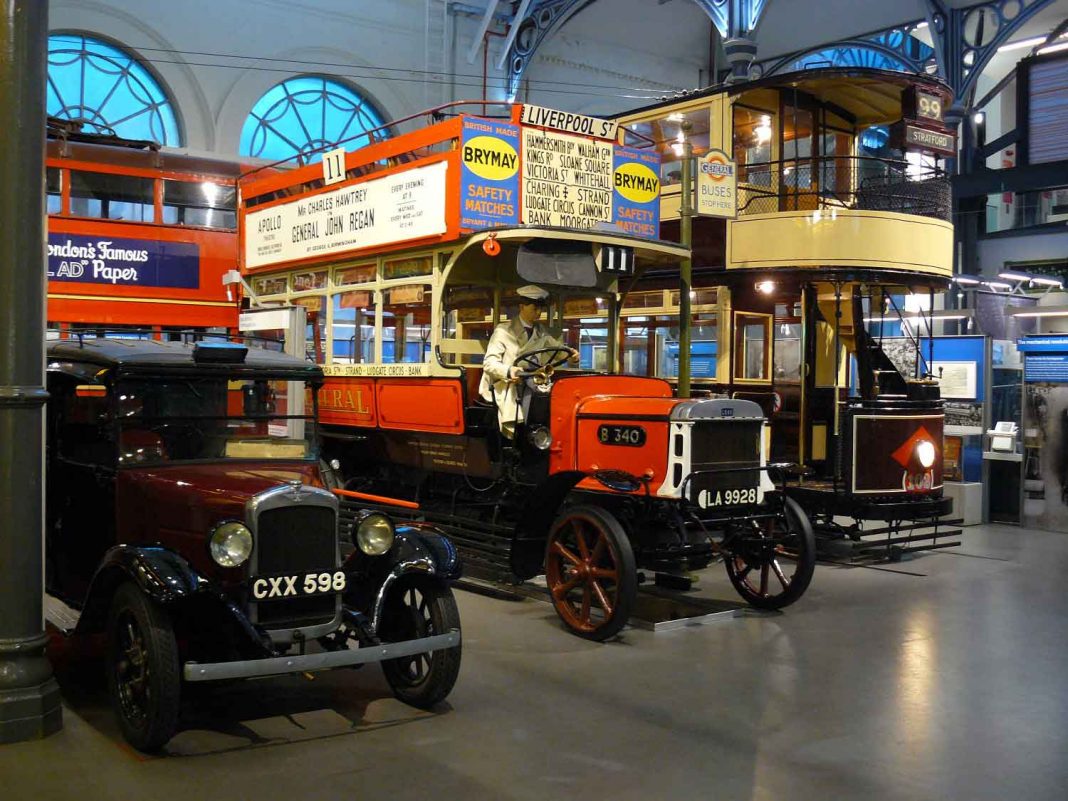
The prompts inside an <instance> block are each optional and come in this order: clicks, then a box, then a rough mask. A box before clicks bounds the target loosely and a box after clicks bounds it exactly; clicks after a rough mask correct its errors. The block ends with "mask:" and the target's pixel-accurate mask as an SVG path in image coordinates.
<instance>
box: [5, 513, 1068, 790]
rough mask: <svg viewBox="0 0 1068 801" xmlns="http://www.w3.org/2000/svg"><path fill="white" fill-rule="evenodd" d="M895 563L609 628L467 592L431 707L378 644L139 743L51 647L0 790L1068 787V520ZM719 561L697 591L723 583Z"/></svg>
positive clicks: (260, 686) (242, 691)
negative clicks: (29, 734) (45, 717)
mask: <svg viewBox="0 0 1068 801" xmlns="http://www.w3.org/2000/svg"><path fill="white" fill-rule="evenodd" d="M889 567H891V568H893V571H897V572H893V571H891V570H872V569H862V568H841V567H827V566H820V567H819V568H818V569H817V572H816V577H815V579H814V581H813V585H812V587H811V589H810V590H809V592H808V594H807V595H806V596H805V597H804V598H803V599H802V600H801V601H800V602H798V604H796V605H795V606H794V607H791V608H790V609H788V610H787V611H786V612H785V613H783V614H771V615H763V614H746V615H744V616H742V617H739V618H734V619H730V620H724V621H720V622H717V623H713V624H710V625H705V626H700V627H693V628H688V629H683V630H679V631H672V632H659V633H653V632H648V631H641V630H635V629H627V630H625V631H624V633H623V635H622V637H621V638H620V639H619V640H617V641H616V642H612V643H608V644H603V645H597V644H592V643H587V642H584V641H581V640H579V639H577V638H575V637H572V636H570V635H568V634H566V633H565V632H564V631H563V630H562V629H561V628H560V626H559V625H558V623H557V622H556V618H555V615H554V614H553V613H552V611H551V609H550V607H549V606H548V605H547V604H545V603H542V602H538V601H532V600H527V601H523V602H507V601H500V600H493V599H489V598H486V597H482V596H478V595H473V594H470V593H466V592H460V593H458V599H459V603H460V608H461V613H462V616H463V624H464V637H465V641H464V664H463V669H462V672H461V676H460V681H459V683H458V684H457V686H456V689H455V690H454V692H453V694H452V695H451V696H450V698H449V702H448V704H447V705H445V708H443V709H441V710H440V711H438V712H435V713H425V712H417V711H415V710H411V709H409V708H407V707H405V706H404V705H402V704H400V703H399V702H397V701H395V700H393V699H392V698H391V697H390V695H389V692H388V690H387V687H386V685H385V682H384V680H383V679H382V676H381V672H380V671H379V669H378V668H377V667H369V668H365V669H363V670H360V671H357V672H351V671H345V672H335V673H332V674H327V675H325V676H324V677H323V678H319V679H317V680H315V681H311V682H309V681H306V680H302V679H293V678H282V679H271V680H265V681H258V682H244V683H239V684H237V685H235V686H230V687H227V688H217V689H214V690H208V691H206V692H201V693H198V694H197V695H196V696H195V697H194V698H192V699H191V702H190V703H189V704H188V713H187V721H186V723H187V725H188V726H189V729H188V730H186V731H184V732H183V733H181V734H180V735H178V737H176V738H175V739H174V740H173V741H172V743H171V744H170V746H169V753H168V755H165V756H160V757H154V758H146V757H143V756H141V755H138V754H135V753H134V752H132V751H131V750H129V749H128V748H127V747H125V746H124V745H123V744H122V741H121V738H120V737H119V735H118V732H117V729H116V727H115V725H114V723H113V722H112V719H111V713H110V710H109V709H108V707H107V701H106V697H105V692H104V689H103V684H102V681H101V679H100V678H99V674H100V672H101V670H100V666H99V664H98V663H94V662H93V661H92V654H91V653H88V654H87V653H81V652H76V651H74V650H72V649H71V648H70V647H69V646H63V647H59V648H57V649H55V651H54V653H55V658H56V661H57V663H58V665H59V667H58V672H59V675H60V678H61V683H62V686H63V689H64V695H65V699H66V706H65V710H64V713H65V714H64V724H65V725H64V729H63V731H62V732H61V733H59V734H57V735H55V736H53V737H51V738H49V739H47V740H43V741H38V742H30V743H20V744H16V745H9V746H3V747H0V798H3V799H5V800H10V801H16V799H17V800H18V801H21V799H78V801H90V800H91V799H109V801H112V800H113V799H127V798H138V799H177V798H183V799H216V798H218V799H256V801H267V800H268V799H303V798H309V799H327V798H339V799H340V798H344V799H378V798H382V799H386V798H388V799H407V798H412V799H426V798H431V797H439V798H442V799H454V798H457V799H458V798H464V799H538V801H544V800H545V799H547V798H556V797H561V798H575V797H579V796H583V797H585V798H590V799H602V798H603V799H620V800H622V799H632V798H633V799H639V798H640V799H646V800H648V799H672V800H673V801H679V800H685V799H776V801H779V800H781V799H790V800H791V801H796V800H797V799H809V798H811V799H854V798H855V799H861V798H863V799H910V800H911V799H967V800H968V801H978V800H979V799H999V800H1000V799H1028V801H1038V800H1039V799H1057V800H1058V801H1060V800H1063V799H1068V534H1056V533H1044V532H1033V531H1026V530H1021V529H1016V528H1011V527H1000V526H989V527H979V528H971V529H968V530H967V531H966V538H965V545H964V547H963V548H961V549H959V551H954V552H941V553H932V554H927V555H921V556H919V557H917V558H915V559H912V560H910V561H907V562H903V563H901V564H899V565H893V566H889ZM720 570H722V568H718V569H717V570H716V571H715V572H714V573H711V574H709V575H707V577H706V578H704V579H703V587H702V590H701V592H702V593H704V594H707V595H710V596H714V597H722V598H730V597H732V591H731V590H730V587H729V585H728V584H727V583H726V580H725V579H724V578H722V577H721V576H720Z"/></svg>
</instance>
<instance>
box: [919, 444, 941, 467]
mask: <svg viewBox="0 0 1068 801" xmlns="http://www.w3.org/2000/svg"><path fill="white" fill-rule="evenodd" d="M935 455H936V454H935V446H934V443H933V442H931V440H929V439H921V440H920V441H919V442H917V443H916V458H917V459H919V460H920V465H921V466H922V467H923V469H924V470H930V469H931V466H932V465H934V463H935Z"/></svg>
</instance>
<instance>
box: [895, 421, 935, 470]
mask: <svg viewBox="0 0 1068 801" xmlns="http://www.w3.org/2000/svg"><path fill="white" fill-rule="evenodd" d="M923 440H927V441H928V442H931V443H932V444H934V446H935V448H936V449H937V448H938V443H936V442H935V438H934V437H932V436H931V434H930V432H929V431H928V430H927V429H926V428H924V427H923V426H920V427H919V428H917V429H916V430H915V431H913V432H912V436H911V437H909V438H908V439H907V440H905V441H904V442H903V443H901V447H899V448H898V449H897V450H896V451H894V452H893V453H892V454H890V456H891V457H893V460H894V461H895V462H897V463H898V464H899V465H901V466H902V467H906V468H907V467H908V466H909V463H910V462H911V461H912V454H913V451H915V450H916V445H917V444H918V443H920V442H922V441H923Z"/></svg>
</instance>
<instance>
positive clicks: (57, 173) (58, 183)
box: [45, 167, 63, 214]
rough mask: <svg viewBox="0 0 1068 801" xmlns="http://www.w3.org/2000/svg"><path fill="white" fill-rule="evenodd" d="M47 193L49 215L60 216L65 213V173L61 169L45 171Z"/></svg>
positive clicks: (52, 168)
mask: <svg viewBox="0 0 1068 801" xmlns="http://www.w3.org/2000/svg"><path fill="white" fill-rule="evenodd" d="M45 193H46V195H47V197H48V213H49V214H60V213H61V212H62V211H63V171H62V170H60V169H59V167H48V168H47V169H46V170H45Z"/></svg>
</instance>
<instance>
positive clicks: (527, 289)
mask: <svg viewBox="0 0 1068 801" xmlns="http://www.w3.org/2000/svg"><path fill="white" fill-rule="evenodd" d="M516 294H517V295H519V297H521V298H524V299H526V300H547V299H548V297H549V293H548V292H546V291H545V290H544V289H542V288H541V287H540V286H538V285H537V284H527V285H526V286H521V287H519V289H517V290H516Z"/></svg>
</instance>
